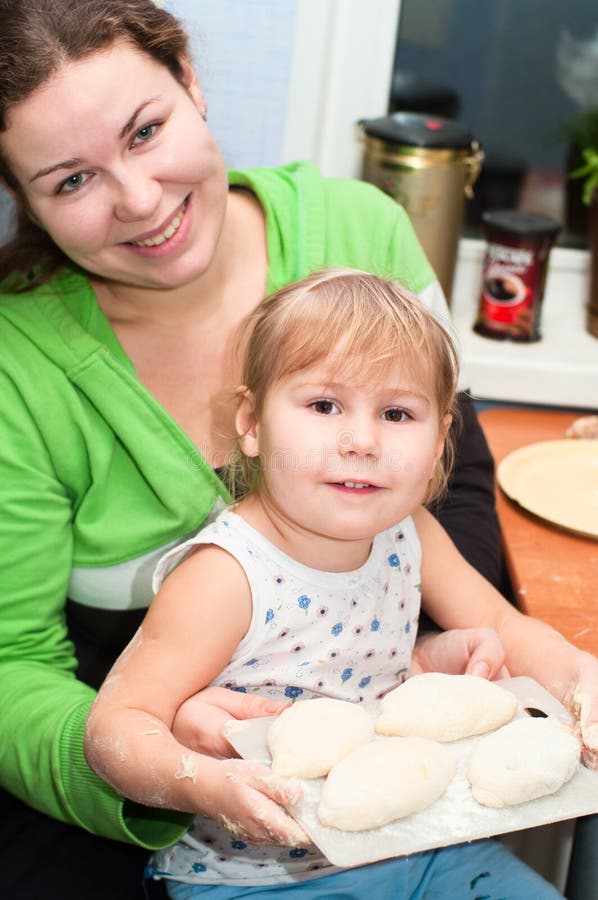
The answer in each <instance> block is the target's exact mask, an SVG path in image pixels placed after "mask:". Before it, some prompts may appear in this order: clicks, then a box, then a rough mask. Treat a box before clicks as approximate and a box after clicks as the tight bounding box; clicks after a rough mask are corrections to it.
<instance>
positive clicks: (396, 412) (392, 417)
mask: <svg viewBox="0 0 598 900" xmlns="http://www.w3.org/2000/svg"><path fill="white" fill-rule="evenodd" d="M382 418H383V419H385V420H386V421H387V422H406V421H407V420H408V419H410V418H411V416H410V415H409V413H407V412H405V410H404V409H399V408H398V407H396V406H393V407H392V408H391V409H385V410H384V412H383V413H382Z"/></svg>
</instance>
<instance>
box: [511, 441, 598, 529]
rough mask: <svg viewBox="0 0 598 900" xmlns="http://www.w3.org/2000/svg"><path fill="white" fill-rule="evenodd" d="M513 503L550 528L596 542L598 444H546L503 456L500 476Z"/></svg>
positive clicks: (566, 442)
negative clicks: (564, 529) (566, 531)
mask: <svg viewBox="0 0 598 900" xmlns="http://www.w3.org/2000/svg"><path fill="white" fill-rule="evenodd" d="M496 476H497V479H498V483H499V484H500V486H501V488H502V489H503V491H504V492H505V494H506V495H507V497H510V499H511V500H514V501H515V502H516V503H518V504H519V505H520V506H522V507H523V508H524V509H526V510H527V511H528V512H531V513H534V515H536V516H540V517H541V518H542V519H545V520H546V521H547V522H551V523H552V524H554V525H558V526H560V527H561V528H566V529H568V530H570V531H575V532H577V533H579V534H583V535H585V536H587V537H593V538H598V441H595V440H576V441H574V440H562V441H542V442H541V443H538V444H529V445H528V446H527V447H520V448H519V449H518V450H514V451H513V452H512V453H509V455H508V456H505V458H504V459H503V461H502V462H501V463H500V465H499V466H498V470H497V473H496Z"/></svg>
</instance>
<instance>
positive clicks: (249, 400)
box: [235, 386, 260, 458]
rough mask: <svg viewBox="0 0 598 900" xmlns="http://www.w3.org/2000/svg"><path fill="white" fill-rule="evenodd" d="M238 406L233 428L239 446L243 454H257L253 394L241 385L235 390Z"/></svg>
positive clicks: (249, 455) (251, 456) (257, 445)
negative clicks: (235, 431)
mask: <svg viewBox="0 0 598 900" xmlns="http://www.w3.org/2000/svg"><path fill="white" fill-rule="evenodd" d="M237 398H238V403H239V406H238V408H237V415H236V416H235V428H236V430H237V435H238V438H239V446H240V448H241V450H242V451H243V453H244V454H245V456H247V457H249V458H253V457H255V456H259V452H260V448H259V441H258V425H257V422H256V419H255V413H254V402H253V394H252V393H251V391H250V390H249V388H247V387H245V386H242V387H240V388H239V389H238V390H237Z"/></svg>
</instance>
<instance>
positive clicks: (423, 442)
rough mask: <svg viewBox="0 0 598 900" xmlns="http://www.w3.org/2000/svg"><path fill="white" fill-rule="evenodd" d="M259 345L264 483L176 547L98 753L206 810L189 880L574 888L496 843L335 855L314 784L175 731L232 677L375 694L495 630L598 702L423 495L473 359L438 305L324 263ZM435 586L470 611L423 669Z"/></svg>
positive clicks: (137, 787) (171, 864)
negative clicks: (332, 860)
mask: <svg viewBox="0 0 598 900" xmlns="http://www.w3.org/2000/svg"><path fill="white" fill-rule="evenodd" d="M244 358H245V364H244V368H243V386H242V387H241V388H239V391H238V397H239V408H238V413H237V419H236V424H237V431H238V434H239V436H240V437H239V446H240V449H241V451H242V455H241V461H240V466H241V469H242V471H243V473H244V476H245V480H246V481H247V482H248V484H249V491H248V493H247V494H246V496H245V497H244V499H242V500H241V501H240V502H238V503H237V504H236V505H235V506H234V507H233V508H232V509H230V510H225V511H224V512H222V513H221V514H220V515H218V517H217V518H216V520H215V521H214V522H213V523H212V524H210V525H208V526H207V527H205V528H204V529H202V530H201V531H200V532H199V534H198V535H196V536H195V537H194V538H192V539H191V540H190V541H188V542H187V543H186V544H184V545H183V546H182V547H179V548H177V549H175V550H174V551H171V552H170V553H169V554H167V556H166V557H164V558H163V560H162V561H161V563H160V565H159V567H158V571H157V573H156V581H157V584H158V585H159V590H158V593H157V595H156V597H155V599H154V602H153V603H152V606H151V608H150V610H149V612H148V615H147V617H146V619H145V621H144V623H143V625H142V627H141V629H140V631H139V632H138V634H137V636H136V637H135V638H134V639H133V641H132V642H131V644H130V645H129V647H128V648H127V649H126V650H125V652H124V654H123V655H122V657H121V658H120V660H119V661H117V663H116V665H115V666H114V668H113V670H112V672H111V674H110V675H109V676H108V678H107V680H106V682H105V683H104V686H103V687H102V689H101V690H100V693H99V696H98V699H97V701H96V703H95V705H94V707H93V709H92V712H91V713H90V716H89V719H88V726H87V733H86V754H87V758H88V760H89V763H90V765H91V766H92V767H93V768H94V769H95V770H96V771H97V772H98V774H100V775H101V776H102V777H103V778H104V779H105V780H107V781H108V782H109V783H110V784H111V785H113V786H114V787H115V788H116V789H117V790H118V791H120V792H121V793H123V794H124V795H125V796H128V797H130V798H131V799H133V800H135V801H138V802H140V803H144V804H147V805H149V806H160V807H166V808H170V809H177V810H183V811H188V812H193V813H196V814H199V815H197V816H196V818H195V819H194V822H193V825H192V826H191V828H190V829H189V832H188V834H187V835H186V837H185V838H184V839H183V840H182V841H180V842H179V843H178V844H177V845H175V846H174V847H173V848H171V849H170V850H167V851H161V852H159V853H157V854H156V855H155V856H154V858H153V861H152V866H153V869H152V872H153V873H154V874H155V875H156V876H157V877H163V878H165V879H168V881H167V887H168V890H169V893H170V896H171V897H174V898H194V897H202V896H204V894H206V893H207V894H208V895H209V897H210V898H212V897H214V898H217V900H229V898H233V897H239V896H243V897H244V896H246V895H251V896H254V897H260V898H261V897H265V896H266V894H267V895H268V896H269V897H278V896H279V895H282V894H285V895H286V892H287V891H291V890H294V891H296V892H297V893H298V894H301V895H302V896H306V897H307V896H309V897H314V898H315V897H317V898H320V897H327V896H329V895H330V896H333V895H334V896H340V895H341V894H342V896H343V897H356V898H357V897H363V896H365V895H366V894H367V891H368V890H369V891H371V892H372V896H375V897H376V898H379V897H385V896H387V893H386V891H388V896H389V897H390V896H392V897H414V898H415V897H418V898H419V897H424V896H425V897H431V896H432V894H428V893H422V891H424V889H425V888H426V886H429V888H430V889H432V888H433V889H434V893H433V896H435V897H462V896H470V883H473V880H475V878H476V877H478V876H479V875H480V873H481V872H485V873H486V877H485V882H484V890H483V892H482V893H483V894H484V895H488V896H492V897H495V896H496V897H498V896H507V895H508V896H509V897H522V898H523V897H531V896H533V897H535V898H543V897H556V896H559V895H558V893H557V892H556V891H555V890H554V889H553V888H552V887H551V886H549V885H547V884H546V883H545V882H543V881H542V879H540V878H539V876H537V875H536V874H535V873H533V872H531V871H530V870H528V869H527V867H525V866H524V865H523V864H522V863H520V862H519V861H518V860H516V859H515V858H514V857H512V856H511V855H510V854H509V853H508V852H507V851H506V849H505V848H504V847H503V846H502V845H501V844H499V843H497V842H494V841H482V842H477V843H473V844H464V845H459V846H455V847H449V848H446V849H443V850H439V851H434V852H430V853H422V854H416V855H414V856H412V857H410V858H398V859H394V860H388V861H384V862H382V863H378V864H375V865H373V866H366V867H363V868H359V869H353V870H352V869H349V870H344V871H343V870H335V869H334V868H332V867H331V866H330V865H329V864H328V862H327V860H326V859H325V858H324V857H322V855H321V854H320V853H319V851H318V850H317V848H315V847H313V846H312V845H309V843H308V842H307V839H306V836H305V834H304V833H303V831H302V830H301V828H300V827H299V826H298V825H297V823H295V822H294V821H293V820H292V819H290V817H288V816H287V815H286V814H285V812H284V810H283V809H282V808H281V806H279V805H277V804H281V805H282V806H284V805H285V804H288V803H289V802H293V800H295V799H296V798H297V797H298V794H299V791H300V787H299V786H298V785H297V784H296V783H295V782H294V781H292V780H285V779H281V778H276V777H274V776H273V775H272V773H271V772H270V770H269V769H268V768H266V767H263V766H261V765H258V764H254V763H252V762H248V761H242V760H234V759H233V760H216V759H212V758H209V757H206V756H203V755H201V754H199V753H196V752H194V751H193V750H191V749H188V748H187V747H184V746H182V744H181V743H179V742H178V741H177V740H175V738H174V736H173V734H172V730H173V723H174V722H175V718H176V714H177V709H178V707H179V706H180V705H181V704H182V703H183V701H184V700H186V699H187V698H188V697H190V696H191V695H192V694H194V693H195V692H196V691H199V690H200V689H201V688H202V687H204V686H205V685H208V684H210V683H215V684H218V685H223V686H227V687H229V688H232V689H233V690H237V691H246V692H251V691H259V692H260V693H262V694H267V695H270V696H271V697H273V698H277V699H280V698H288V699H290V700H295V699H297V698H301V699H307V698H310V697H314V696H318V695H324V696H330V697H338V698H341V699H345V700H350V701H354V702H363V703H364V704H373V703H374V702H375V701H377V700H378V699H379V698H380V697H382V696H383V695H384V694H385V693H387V692H388V691H389V690H391V689H392V688H393V687H395V686H396V685H397V684H399V683H400V682H401V681H402V680H403V679H404V678H405V677H406V676H407V675H408V674H409V672H410V669H411V670H412V671H413V670H414V669H415V668H417V669H418V670H419V669H421V668H424V669H430V668H441V669H444V670H445V671H470V672H472V671H473V672H477V673H479V674H485V675H488V676H489V677H493V676H495V675H496V674H497V673H498V672H499V670H500V669H501V666H502V663H503V649H502V644H501V643H500V641H499V640H498V638H497V637H496V635H495V634H494V632H493V631H490V630H488V629H496V631H497V632H498V633H499V635H500V638H501V639H502V641H503V642H504V648H505V650H506V664H507V666H508V668H509V670H510V672H511V673H512V674H514V675H517V674H523V673H525V674H529V675H531V676H532V677H534V678H537V679H538V680H539V681H540V682H541V683H543V684H544V685H545V686H546V687H547V688H548V689H549V690H552V692H553V693H554V694H555V695H556V696H558V697H559V699H561V700H563V701H564V702H567V703H568V704H569V706H570V707H573V705H574V703H575V696H574V691H575V688H576V687H579V690H580V691H581V690H582V688H583V696H584V697H585V698H586V701H587V702H588V703H589V697H590V694H591V695H592V696H596V694H597V693H598V664H597V663H596V661H595V660H594V659H593V658H592V657H590V656H589V655H587V654H584V653H582V652H581V651H578V650H576V649H575V648H574V647H573V646H571V645H570V644H568V643H567V642H566V641H565V640H564V638H562V637H561V636H560V635H558V634H557V633H556V632H554V631H552V630H551V629H550V628H548V627H547V626H545V625H543V624H542V623H540V622H537V621H534V620H531V619H528V618H526V617H524V616H522V615H521V614H520V613H518V612H517V611H516V610H515V609H514V608H513V607H512V606H510V605H509V604H508V603H507V602H506V601H504V600H503V598H501V597H500V595H498V594H497V592H496V591H495V590H494V589H493V588H492V587H491V586H490V585H489V584H488V583H487V582H485V581H484V579H483V578H482V577H481V576H480V575H478V574H477V573H476V572H475V570H473V569H472V568H471V567H470V566H469V565H468V564H467V563H466V562H465V560H464V559H463V558H462V557H461V556H460V555H459V553H458V552H457V550H456V549H455V547H454V545H453V544H452V543H451V542H450V540H449V539H448V537H447V536H446V534H445V533H444V531H443V530H442V528H441V527H440V525H439V524H438V523H437V521H436V520H435V519H434V518H433V517H432V516H431V515H430V513H429V512H427V510H426V509H425V508H424V506H423V505H422V504H423V503H425V502H427V501H429V500H430V499H432V498H433V497H434V496H436V495H437V493H438V491H440V490H442V487H443V485H444V483H445V481H446V476H447V470H446V467H445V465H444V464H443V457H445V458H446V456H447V452H446V448H445V443H446V438H447V432H448V428H449V425H450V422H451V415H452V412H451V410H452V405H453V401H454V397H455V385H456V378H457V361H456V353H455V349H454V346H453V343H452V341H451V339H450V337H449V335H448V334H447V332H446V331H445V329H444V328H443V326H442V325H441V324H439V322H438V321H437V320H436V319H435V318H434V316H433V315H432V314H431V313H429V312H428V311H427V310H426V309H425V308H424V307H423V306H422V305H421V304H419V303H418V302H417V301H416V300H414V299H413V298H412V297H410V296H408V295H406V293H405V292H404V291H403V290H402V289H400V288H399V287H398V286H396V285H395V284H393V283H391V282H387V281H384V280H382V279H380V278H377V277H374V276H371V275H368V274H366V273H363V272H356V271H352V270H337V271H332V272H327V273H321V274H316V275H313V276H311V277H310V278H308V279H306V280H305V281H303V282H301V283H298V284H296V285H294V286H291V287H287V288H284V289H283V290H281V291H279V292H278V293H277V294H276V295H275V296H274V297H273V298H271V299H270V300H269V301H266V302H265V303H263V304H262V305H261V306H260V307H259V308H258V309H257V310H256V311H255V313H253V314H252V316H251V317H250V320H249V326H248V329H247V335H246V346H245V353H244ZM448 455H449V456H450V449H449V452H448ZM177 563H178V565H177ZM169 573H170V574H169ZM162 581H163V583H162ZM420 593H421V597H422V605H423V608H424V609H425V610H426V612H427V613H428V614H429V615H430V616H431V617H432V618H433V619H434V620H435V621H436V622H437V623H438V624H439V625H440V626H441V627H442V628H444V629H467V630H464V631H459V630H454V631H448V632H447V633H445V634H443V635H440V636H438V637H432V638H427V639H426V641H425V643H424V644H423V645H422V646H421V647H420V648H419V652H418V656H417V659H416V664H415V666H414V667H412V654H413V650H414V641H415V636H416V632H417V623H418V616H419V609H420ZM577 696H578V697H581V696H582V694H581V693H578V695H577ZM586 712H587V713H589V706H588V707H587V709H586ZM581 725H582V733H583V727H584V725H585V723H584V722H582V723H581ZM177 733H179V734H180V731H179V732H177ZM596 746H597V745H596V742H594V749H595V748H596ZM264 845H265V846H264ZM374 885H375V887H374ZM329 892H330V894H329ZM472 896H473V895H472Z"/></svg>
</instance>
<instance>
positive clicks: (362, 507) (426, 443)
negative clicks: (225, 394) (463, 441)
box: [241, 360, 450, 540]
mask: <svg viewBox="0 0 598 900" xmlns="http://www.w3.org/2000/svg"><path fill="white" fill-rule="evenodd" d="M352 369H353V371H354V372H356V373H357V375H358V376H360V377H358V378H355V377H353V378H351V376H350V375H349V376H346V375H344V374H339V373H336V374H335V375H334V376H331V375H330V372H329V367H328V366H326V365H325V364H324V363H322V364H320V365H315V366H313V367H310V368H309V369H304V370H303V371H300V372H296V373H295V374H293V375H291V376H289V377H287V378H284V379H283V380H281V381H279V382H277V383H276V384H275V385H273V387H271V388H270V390H269V391H268V393H267V396H266V398H265V402H264V406H263V410H262V414H261V416H260V421H259V423H256V424H254V426H253V427H252V428H251V429H250V431H249V432H248V433H247V434H246V435H245V437H244V438H243V439H242V448H243V451H244V452H245V453H246V454H247V455H248V456H253V457H255V456H258V455H259V456H260V457H261V470H262V471H261V473H260V487H259V495H260V499H261V501H262V503H265V504H267V505H268V507H269V509H270V511H271V513H273V514H275V515H276V516H279V517H282V518H283V519H284V520H285V521H286V522H288V523H293V524H294V525H297V526H298V527H300V528H301V529H303V530H308V531H311V532H314V533H317V534H318V535H320V536H324V535H325V536H326V537H328V538H333V539H340V540H371V538H372V537H373V536H374V535H375V534H377V533H378V532H380V531H382V530H384V529H385V528H388V527H390V526H392V525H394V524H396V523H397V522H399V521H400V520H401V519H403V518H404V517H405V516H407V515H409V514H411V512H413V511H414V510H415V508H416V507H417V506H418V505H419V504H420V503H421V502H422V500H423V498H424V496H425V493H426V489H427V487H428V483H429V481H430V478H431V477H432V473H433V470H434V466H435V464H436V462H437V460H438V459H439V457H440V455H441V453H442V449H443V445H444V438H445V435H446V431H447V429H448V427H449V425H450V416H446V417H445V418H444V420H442V421H440V415H439V411H438V407H437V402H436V399H435V396H434V392H433V385H432V379H431V378H424V377H422V376H421V375H420V376H419V377H415V376H414V375H412V374H411V373H410V372H409V371H405V370H401V367H400V366H398V365H397V366H394V367H392V368H389V370H387V371H386V372H385V373H382V374H379V373H377V374H376V375H372V376H371V378H369V379H367V378H363V376H361V373H362V372H363V371H364V366H363V365H362V366H361V367H360V366H359V360H356V361H355V366H354V367H352ZM362 381H365V382H366V383H365V384H363V383H361V382H362ZM241 418H242V416H241Z"/></svg>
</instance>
